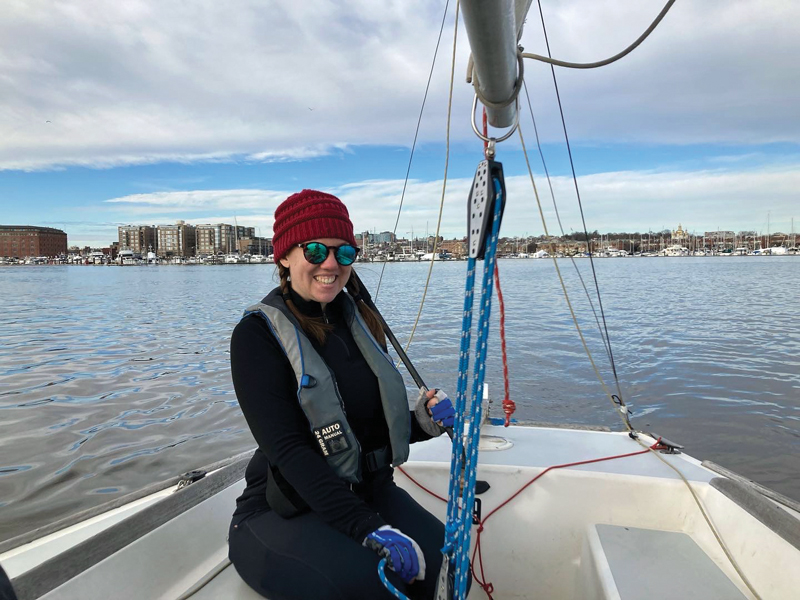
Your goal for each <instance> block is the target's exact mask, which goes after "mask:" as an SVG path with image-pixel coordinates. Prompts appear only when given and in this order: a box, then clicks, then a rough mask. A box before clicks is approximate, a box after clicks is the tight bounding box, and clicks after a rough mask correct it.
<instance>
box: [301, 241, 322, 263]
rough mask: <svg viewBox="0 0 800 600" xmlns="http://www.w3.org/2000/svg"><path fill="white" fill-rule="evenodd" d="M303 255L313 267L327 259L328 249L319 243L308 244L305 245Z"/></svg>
mask: <svg viewBox="0 0 800 600" xmlns="http://www.w3.org/2000/svg"><path fill="white" fill-rule="evenodd" d="M303 254H304V256H305V257H306V260H307V261H308V262H310V263H311V264H313V265H318V264H321V263H323V262H325V259H326V258H328V247H327V246H326V245H325V244H321V243H320V242H310V243H308V244H306V245H305V248H304V249H303Z"/></svg>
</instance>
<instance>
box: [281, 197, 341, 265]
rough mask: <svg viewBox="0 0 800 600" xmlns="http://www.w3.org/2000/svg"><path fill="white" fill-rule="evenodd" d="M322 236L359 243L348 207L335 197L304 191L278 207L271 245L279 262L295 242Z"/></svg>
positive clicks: (298, 242)
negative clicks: (354, 233)
mask: <svg viewBox="0 0 800 600" xmlns="http://www.w3.org/2000/svg"><path fill="white" fill-rule="evenodd" d="M319 238H338V239H340V240H344V241H345V242H347V243H348V244H353V246H355V245H356V238H355V236H354V235H353V223H351V222H350V213H348V212H347V207H346V206H345V205H344V203H343V202H342V201H341V200H339V199H338V198H337V197H336V196H332V195H331V194H326V193H325V192H318V191H316V190H303V191H302V192H298V193H296V194H292V195H291V196H289V197H288V198H287V199H286V200H284V201H283V202H281V203H280V205H279V206H278V208H276V209H275V223H274V224H273V226H272V246H273V248H274V250H273V252H274V254H275V263H276V264H277V263H278V262H279V261H280V260H281V259H282V258H283V257H284V256H286V254H287V253H288V252H289V250H291V249H292V248H293V247H294V245H295V244H300V243H302V242H307V241H309V240H314V239H319Z"/></svg>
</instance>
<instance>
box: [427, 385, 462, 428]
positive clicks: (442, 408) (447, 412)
mask: <svg viewBox="0 0 800 600" xmlns="http://www.w3.org/2000/svg"><path fill="white" fill-rule="evenodd" d="M439 394H441V396H440V395H439ZM434 398H439V403H438V404H436V406H433V407H432V408H431V417H432V418H433V420H434V421H436V422H437V423H438V422H439V421H441V422H442V427H452V426H453V424H454V423H455V422H456V409H455V408H453V403H452V402H450V398H448V397H447V394H445V393H444V392H443V391H442V390H437V391H436V396H434Z"/></svg>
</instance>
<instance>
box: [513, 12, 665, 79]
mask: <svg viewBox="0 0 800 600" xmlns="http://www.w3.org/2000/svg"><path fill="white" fill-rule="evenodd" d="M673 4H675V0H668V2H667V3H666V4H665V5H664V8H662V9H661V12H660V13H658V16H657V17H656V18H655V20H654V21H653V22H652V23H650V27H648V28H647V29H646V30H645V32H644V33H643V34H642V35H640V36H639V37H638V38H637V40H636V41H635V42H633V43H632V44H631V45H630V46H628V47H627V48H625V50H623V51H622V52H620V53H618V54H615V55H614V56H612V57H610V58H606V59H605V60H599V61H597V62H591V63H574V62H567V61H564V60H556V59H554V58H552V57H550V56H540V55H539V54H531V53H529V52H524V53H523V54H522V57H523V58H532V59H534V60H538V61H541V62H543V63H548V64H550V65H555V66H557V67H567V68H569V69H596V68H597V67H604V66H605V65H609V64H611V63H613V62H616V61H618V60H619V59H620V58H622V57H623V56H626V55H628V54H630V53H631V52H632V51H633V50H634V49H635V48H636V47H637V46H639V45H640V44H641V43H642V42H643V41H644V40H645V39H646V38H647V36H649V35H650V34H651V33H653V30H654V29H655V28H656V27H657V26H658V24H659V23H660V22H661V20H662V19H663V18H664V17H665V16H666V15H667V12H669V9H670V8H672V5H673ZM541 8H542V4H541V1H540V2H539V11H540V12H541ZM548 54H549V51H548Z"/></svg>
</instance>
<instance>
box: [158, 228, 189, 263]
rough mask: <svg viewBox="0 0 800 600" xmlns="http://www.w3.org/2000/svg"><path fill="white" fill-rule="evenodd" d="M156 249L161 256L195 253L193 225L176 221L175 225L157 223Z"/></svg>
mask: <svg viewBox="0 0 800 600" xmlns="http://www.w3.org/2000/svg"><path fill="white" fill-rule="evenodd" d="M157 230H158V250H157V253H158V255H159V256H162V257H167V258H168V257H172V256H180V257H183V258H186V257H189V256H194V255H195V242H196V238H195V227H194V225H187V224H186V223H185V222H184V221H178V222H177V223H176V224H175V225H159V226H158V228H157Z"/></svg>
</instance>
